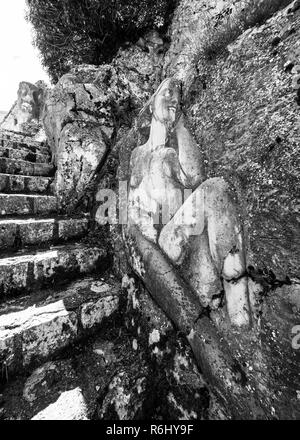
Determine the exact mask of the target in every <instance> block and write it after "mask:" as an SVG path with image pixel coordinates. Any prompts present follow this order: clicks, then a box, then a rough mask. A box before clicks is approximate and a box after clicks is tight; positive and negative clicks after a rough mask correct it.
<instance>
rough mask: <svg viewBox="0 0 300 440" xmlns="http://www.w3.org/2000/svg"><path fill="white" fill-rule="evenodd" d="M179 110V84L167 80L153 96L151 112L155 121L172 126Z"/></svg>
mask: <svg viewBox="0 0 300 440" xmlns="http://www.w3.org/2000/svg"><path fill="white" fill-rule="evenodd" d="M179 109H180V83H179V81H175V80H172V79H169V80H167V81H166V82H165V84H164V85H163V86H162V88H161V89H160V91H159V92H158V94H157V95H156V96H155V99H154V102H153V105H152V112H153V115H154V116H155V118H156V119H157V120H159V121H160V122H162V123H165V124H167V125H168V126H172V125H173V124H174V122H175V120H176V116H177V113H178V111H179Z"/></svg>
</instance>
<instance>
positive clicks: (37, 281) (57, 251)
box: [0, 244, 107, 296]
mask: <svg viewBox="0 0 300 440" xmlns="http://www.w3.org/2000/svg"><path fill="white" fill-rule="evenodd" d="M106 257H107V253H106V251H105V250H104V249H101V248H99V247H89V246H84V245H81V244H75V245H66V246H59V247H53V248H51V249H50V250H49V251H45V252H36V253H32V254H24V253H23V254H22V253H20V254H18V255H16V256H14V257H9V258H2V259H0V293H1V294H2V295H3V296H7V295H12V294H20V293H23V294H25V293H26V292H32V291H34V289H36V288H38V287H39V286H43V285H45V284H50V283H51V284H53V282H55V281H61V279H64V278H65V279H66V280H67V279H70V278H71V277H72V276H73V277H74V276H78V275H80V274H87V273H90V272H92V271H95V270H96V269H97V268H98V267H99V266H100V264H101V262H103V261H104V259H105V258H106Z"/></svg>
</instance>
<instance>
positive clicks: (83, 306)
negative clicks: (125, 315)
mask: <svg viewBox="0 0 300 440" xmlns="http://www.w3.org/2000/svg"><path fill="white" fill-rule="evenodd" d="M120 292H121V290H120V286H119V284H118V283H117V282H116V281H115V280H111V279H110V280H109V281H108V282H104V281H102V280H97V279H94V278H86V279H83V280H80V281H77V282H74V283H72V284H71V285H69V286H68V287H67V288H66V289H65V290H60V291H56V292H52V293H51V294H50V295H49V291H48V292H40V295H41V296H42V297H43V296H44V297H45V296H46V295H49V296H47V298H46V299H45V298H38V299H37V300H36V302H35V303H33V302H32V301H31V299H30V298H22V299H20V300H16V301H14V302H11V303H10V304H9V305H7V306H4V307H3V308H2V311H0V364H2V367H3V371H8V372H9V374H11V373H12V372H17V371H22V370H23V369H26V368H28V367H30V366H31V365H33V364H35V365H37V364H40V363H41V361H43V360H45V359H47V358H49V357H51V356H52V355H54V354H55V353H56V352H58V351H59V350H61V349H63V348H65V347H67V346H68V345H69V344H71V343H72V342H75V341H77V340H79V339H80V338H82V337H84V336H86V335H87V334H89V332H90V331H92V330H94V329H95V328H97V327H98V326H99V325H101V323H102V322H103V320H104V319H105V318H108V317H110V316H112V315H113V313H114V312H116V311H117V310H118V306H119V295H120ZM20 309H21V310H20ZM16 310H19V311H16Z"/></svg>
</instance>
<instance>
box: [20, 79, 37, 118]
mask: <svg viewBox="0 0 300 440" xmlns="http://www.w3.org/2000/svg"><path fill="white" fill-rule="evenodd" d="M18 94H19V100H18V101H19V110H20V122H29V121H30V120H31V119H32V118H35V117H36V116H37V112H38V89H36V88H34V87H30V86H28V85H27V84H26V83H21V84H20V89H19V92H18ZM21 120H22V121H21Z"/></svg>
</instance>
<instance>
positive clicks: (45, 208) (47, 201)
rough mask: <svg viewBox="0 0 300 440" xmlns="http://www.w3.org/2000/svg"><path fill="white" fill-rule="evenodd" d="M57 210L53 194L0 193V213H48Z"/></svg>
mask: <svg viewBox="0 0 300 440" xmlns="http://www.w3.org/2000/svg"><path fill="white" fill-rule="evenodd" d="M55 211H57V199H56V197H54V196H44V195H26V194H0V215H14V214H19V215H22V214H31V215H34V214H50V213H52V212H55Z"/></svg>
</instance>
